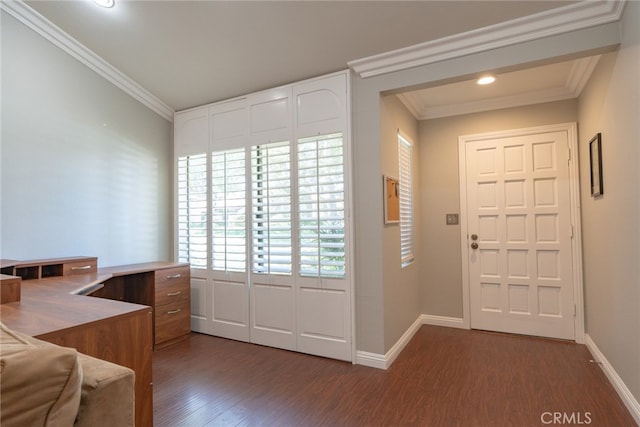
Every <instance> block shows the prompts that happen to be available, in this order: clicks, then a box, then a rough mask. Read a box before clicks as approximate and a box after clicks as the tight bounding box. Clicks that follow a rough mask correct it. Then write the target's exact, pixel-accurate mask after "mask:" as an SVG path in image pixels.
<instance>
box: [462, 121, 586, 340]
mask: <svg viewBox="0 0 640 427" xmlns="http://www.w3.org/2000/svg"><path fill="white" fill-rule="evenodd" d="M540 132H541V131H540V130H539V131H531V132H514V135H513V136H509V135H508V134H504V136H502V135H501V136H496V135H495V134H494V135H474V136H469V137H461V138H460V150H461V154H462V153H464V159H463V163H464V165H462V164H461V190H462V191H461V195H462V197H461V203H462V204H463V206H462V212H463V217H464V218H463V219H466V224H464V225H466V227H464V226H463V230H466V235H465V236H463V248H466V249H463V257H464V258H465V260H466V269H467V274H468V276H467V278H468V286H469V311H470V326H471V328H474V329H483V330H491V331H500V332H509V333H517V334H525V335H536V336H544V337H552V338H561V339H570V340H573V339H575V336H576V335H575V321H574V317H575V306H574V278H573V267H572V241H571V239H572V235H573V229H572V224H571V186H570V180H569V159H570V150H569V141H568V132H567V131H566V130H557V131H545V132H543V133H540ZM463 166H464V169H462V167H463Z"/></svg>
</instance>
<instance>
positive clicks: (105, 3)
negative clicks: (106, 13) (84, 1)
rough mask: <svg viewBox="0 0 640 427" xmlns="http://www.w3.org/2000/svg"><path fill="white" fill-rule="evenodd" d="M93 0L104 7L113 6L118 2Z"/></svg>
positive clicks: (113, 0)
mask: <svg viewBox="0 0 640 427" xmlns="http://www.w3.org/2000/svg"><path fill="white" fill-rule="evenodd" d="M93 2H94V3H95V4H97V5H98V6H102V7H113V5H115V4H116V1H115V0H93Z"/></svg>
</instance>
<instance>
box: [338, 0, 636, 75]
mask: <svg viewBox="0 0 640 427" xmlns="http://www.w3.org/2000/svg"><path fill="white" fill-rule="evenodd" d="M625 3H626V0H621V1H620V0H605V1H597V2H592V1H589V2H579V3H575V4H571V5H568V6H564V7H559V8H556V9H551V10H547V11H545V12H541V13H536V14H533V15H529V16H524V17H522V18H518V19H513V20H511V21H507V22H502V23H499V24H495V25H491V26H488V27H484V28H479V29H476V30H472V31H467V32H464V33H460V34H456V35H452V36H448V37H443V38H441V39H438V40H432V41H428V42H425V43H421V44H417V45H413V46H408V47H405V48H402V49H397V50H393V51H390V52H386V53H382V54H379V55H373V56H369V57H366V58H362V59H356V60H353V61H349V62H348V65H349V67H350V68H351V69H353V71H355V72H356V73H358V74H359V76H360V77H362V78H367V77H373V76H377V75H380V74H386V73H390V72H394V71H400V70H405V69H408V68H412V67H418V66H421V65H426V64H431V63H434V62H438V61H443V60H446V59H452V58H459V57H462V56H466V55H471V54H475V53H479V52H486V51H488V50H492V49H498V48H501V47H505V46H511V45H514V44H518V43H525V42H528V41H532V40H537V39H540V38H543V37H549V36H554V35H557V34H563V33H567V32H570V31H576V30H581V29H584V28H589V27H593V26H596V25H601V24H607V23H610V22H614V21H617V20H619V19H620V17H621V16H622V11H623V9H624V5H625Z"/></svg>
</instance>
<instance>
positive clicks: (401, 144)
mask: <svg viewBox="0 0 640 427" xmlns="http://www.w3.org/2000/svg"><path fill="white" fill-rule="evenodd" d="M398 180H399V183H400V186H399V198H400V261H401V264H402V267H406V266H408V265H410V264H412V263H413V261H414V260H415V253H414V252H415V243H414V241H415V238H414V203H413V143H412V142H411V140H410V139H409V138H407V137H406V136H404V135H402V133H400V132H398Z"/></svg>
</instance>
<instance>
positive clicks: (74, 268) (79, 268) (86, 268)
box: [71, 265, 91, 271]
mask: <svg viewBox="0 0 640 427" xmlns="http://www.w3.org/2000/svg"><path fill="white" fill-rule="evenodd" d="M90 268H91V265H83V266H82V267H71V270H72V271H75V270H89V269H90Z"/></svg>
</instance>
